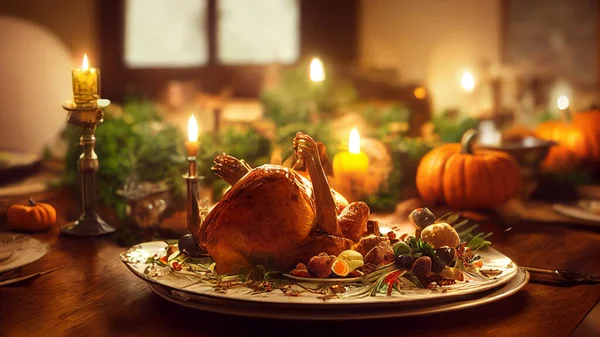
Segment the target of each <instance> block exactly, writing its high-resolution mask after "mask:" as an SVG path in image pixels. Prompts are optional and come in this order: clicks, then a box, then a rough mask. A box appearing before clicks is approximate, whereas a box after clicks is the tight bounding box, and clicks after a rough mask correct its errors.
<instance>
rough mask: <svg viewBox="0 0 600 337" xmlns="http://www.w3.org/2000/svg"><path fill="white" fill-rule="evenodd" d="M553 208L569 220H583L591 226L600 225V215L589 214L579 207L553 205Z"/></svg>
mask: <svg viewBox="0 0 600 337" xmlns="http://www.w3.org/2000/svg"><path fill="white" fill-rule="evenodd" d="M552 208H554V210H555V211H556V212H557V213H559V214H562V215H565V216H568V217H569V218H572V219H576V220H582V221H585V222H586V223H588V224H590V225H595V226H598V225H600V215H597V214H594V213H592V212H588V211H586V210H584V209H582V208H581V207H579V206H577V205H566V204H554V205H552Z"/></svg>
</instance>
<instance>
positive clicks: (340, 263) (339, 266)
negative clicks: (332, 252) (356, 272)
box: [331, 259, 350, 277]
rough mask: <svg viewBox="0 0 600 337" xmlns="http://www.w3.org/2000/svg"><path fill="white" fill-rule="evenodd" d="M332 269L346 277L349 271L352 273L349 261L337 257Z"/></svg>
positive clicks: (338, 274)
mask: <svg viewBox="0 0 600 337" xmlns="http://www.w3.org/2000/svg"><path fill="white" fill-rule="evenodd" d="M331 270H332V271H333V273H334V274H336V275H337V276H341V277H344V276H346V275H348V273H350V267H349V266H348V263H346V261H344V260H340V259H335V261H334V262H333V264H332V265H331Z"/></svg>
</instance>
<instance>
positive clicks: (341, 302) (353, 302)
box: [120, 241, 519, 307]
mask: <svg viewBox="0 0 600 337" xmlns="http://www.w3.org/2000/svg"><path fill="white" fill-rule="evenodd" d="M147 244H161V245H164V246H165V247H166V246H167V244H166V243H165V242H164V241H151V242H144V243H140V244H137V245H135V246H133V247H131V248H130V249H129V250H127V251H125V252H123V253H122V254H120V257H121V261H122V262H123V263H124V264H125V266H126V267H127V268H128V269H129V270H130V271H131V272H132V273H133V274H135V275H136V276H138V277H139V278H141V279H142V280H144V281H146V282H150V283H153V284H157V285H160V286H165V287H169V288H171V289H173V290H177V291H182V292H185V293H190V294H193V295H198V296H204V297H207V298H220V299H227V300H232V301H239V302H245V303H248V302H253V303H262V304H273V305H284V306H289V305H300V306H306V307H309V306H315V305H316V306H319V307H320V306H322V305H327V306H343V307H348V306H362V307H364V306H371V305H373V306H379V305H381V304H383V303H389V304H394V305H405V304H411V305H414V304H415V303H419V304H420V303H427V302H432V301H433V302H442V301H447V300H452V299H456V298H459V297H462V296H469V295H473V294H476V293H479V292H484V291H487V290H490V289H493V288H495V287H498V286H502V285H504V284H506V283H508V282H510V281H511V280H512V279H513V278H514V277H515V276H516V275H517V274H518V272H519V268H518V266H517V264H516V263H515V262H514V261H512V259H510V258H508V257H507V256H506V255H504V254H502V253H500V252H499V251H498V250H496V249H493V248H491V247H488V249H489V250H491V251H493V253H495V254H499V255H501V256H503V257H504V258H507V259H509V260H510V263H509V265H510V266H511V269H510V273H508V274H507V275H506V276H503V277H502V278H501V279H498V278H491V279H490V280H488V281H485V282H489V284H481V283H480V284H479V285H480V287H479V288H477V289H475V290H474V291H468V292H443V293H437V296H425V295H424V296H423V297H422V298H413V299H405V298H404V299H403V298H402V297H400V296H393V297H383V296H377V297H369V298H361V299H350V298H336V299H333V300H330V301H322V300H320V301H318V302H317V301H313V302H304V301H293V300H289V298H288V300H287V301H283V300H281V301H276V300H273V298H272V297H271V298H269V297H266V296H254V297H250V296H249V297H244V298H241V297H237V296H232V295H228V294H222V293H218V292H212V293H209V292H197V291H194V290H190V289H186V288H179V287H175V286H173V285H169V284H166V283H163V282H159V281H158V280H156V279H154V278H152V277H149V276H147V275H145V274H143V273H140V272H139V271H138V270H136V269H135V268H134V267H133V265H135V264H136V263H131V262H129V261H126V259H125V258H124V256H123V255H124V254H125V253H127V252H129V251H130V250H131V249H136V248H137V249H139V248H142V247H143V245H147ZM491 281H495V282H491ZM339 283H343V282H339ZM269 299H270V300H269Z"/></svg>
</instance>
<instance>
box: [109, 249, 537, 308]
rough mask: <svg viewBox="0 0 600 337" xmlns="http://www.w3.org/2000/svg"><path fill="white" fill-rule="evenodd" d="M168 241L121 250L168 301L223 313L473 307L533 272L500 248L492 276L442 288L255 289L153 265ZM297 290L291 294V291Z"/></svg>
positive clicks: (515, 287)
mask: <svg viewBox="0 0 600 337" xmlns="http://www.w3.org/2000/svg"><path fill="white" fill-rule="evenodd" d="M166 248H167V244H166V243H164V242H161V241H155V242H147V243H143V244H139V245H136V246H134V247H132V248H130V249H129V250H128V251H127V252H124V253H123V254H121V260H122V261H123V263H125V265H126V266H127V267H128V268H129V270H130V271H131V272H133V273H134V274H135V275H136V276H138V277H139V278H140V279H142V280H143V281H144V282H146V283H148V285H149V286H150V288H151V289H152V290H153V291H154V292H155V293H157V294H158V295H159V296H161V297H163V298H165V299H166V300H168V301H171V302H174V303H177V304H180V305H183V306H187V307H191V308H196V309H201V310H206V311H212V312H217V313H222V314H231V315H240V316H248V317H261V318H275V319H311V320H337V319H350V318H351V319H368V318H385V317H406V316H416V315H425V314H431V313H439V312H445V311H451V310H459V309H464V308H470V307H474V306H478V305H482V304H485V303H489V302H493V301H497V300H500V299H503V298H505V297H508V296H510V295H512V294H514V293H516V292H517V291H519V290H520V289H521V288H522V287H523V286H524V285H525V284H526V283H527V282H528V281H529V274H528V273H527V272H526V271H523V270H521V269H519V268H518V267H517V265H516V264H515V263H514V262H513V261H512V260H511V259H510V258H508V257H507V256H505V255H503V254H502V253H500V252H498V251H497V250H495V249H492V248H488V249H487V250H485V251H481V252H480V255H481V259H482V261H483V263H484V266H485V269H493V270H497V271H499V272H501V273H500V274H499V275H498V276H495V277H491V278H472V279H470V280H469V282H459V283H457V284H454V285H450V286H444V287H442V288H438V289H433V290H430V289H419V288H414V287H413V288H410V287H409V288H407V289H404V287H403V288H402V291H401V292H398V291H394V292H393V293H392V295H391V296H386V294H377V295H376V296H371V294H370V291H367V289H369V285H368V284H362V283H360V282H358V283H357V282H356V280H351V281H349V280H344V279H337V280H336V281H334V282H335V283H337V284H339V285H341V286H343V287H341V288H344V289H346V291H345V292H342V293H338V294H337V295H335V296H323V294H322V293H320V292H319V290H322V289H323V288H324V287H325V288H326V287H331V286H332V284H331V281H330V280H328V281H327V282H326V283H323V282H322V281H319V280H315V281H314V282H300V283H299V284H298V285H296V287H297V288H298V289H304V290H308V289H311V290H313V291H300V292H291V291H287V292H284V291H280V290H274V291H271V292H255V291H252V290H251V289H248V288H247V287H243V286H241V287H233V288H229V289H227V290H223V289H218V288H216V287H215V286H214V283H211V282H209V281H207V280H206V278H202V277H200V276H199V275H198V274H195V273H193V272H189V271H186V270H185V268H184V269H183V270H182V271H179V272H177V271H173V270H171V269H170V268H167V267H165V268H163V269H160V267H158V269H157V270H154V271H152V272H148V271H149V268H148V267H149V266H150V264H149V263H148V258H150V257H153V256H164V255H165V250H166ZM290 295H292V296H290Z"/></svg>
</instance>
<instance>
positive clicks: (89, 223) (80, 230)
mask: <svg viewBox="0 0 600 337" xmlns="http://www.w3.org/2000/svg"><path fill="white" fill-rule="evenodd" d="M109 104H110V101H109V100H106V99H99V100H98V104H97V105H94V106H91V107H89V106H78V105H76V104H75V103H74V102H72V101H67V102H65V103H64V104H63V109H65V110H67V112H68V115H67V121H68V122H69V124H72V125H76V126H81V127H82V128H83V131H82V133H81V138H80V144H81V147H82V149H83V153H82V154H81V156H80V157H79V161H78V162H77V165H78V168H79V174H80V175H81V200H82V209H83V214H81V216H80V217H79V219H78V220H76V221H74V222H72V223H69V224H68V225H66V226H64V227H62V228H61V232H62V233H65V234H68V235H74V236H96V235H102V234H108V233H112V232H114V231H115V230H116V229H115V228H114V227H112V226H110V225H109V224H107V223H106V222H105V221H104V220H102V218H100V216H99V215H98V214H97V213H96V173H97V172H98V169H99V165H98V156H97V155H96V152H94V145H95V143H96V137H94V133H95V131H96V127H97V126H98V124H100V123H102V121H103V118H104V112H103V111H102V108H105V107H107V106H108V105H109Z"/></svg>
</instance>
